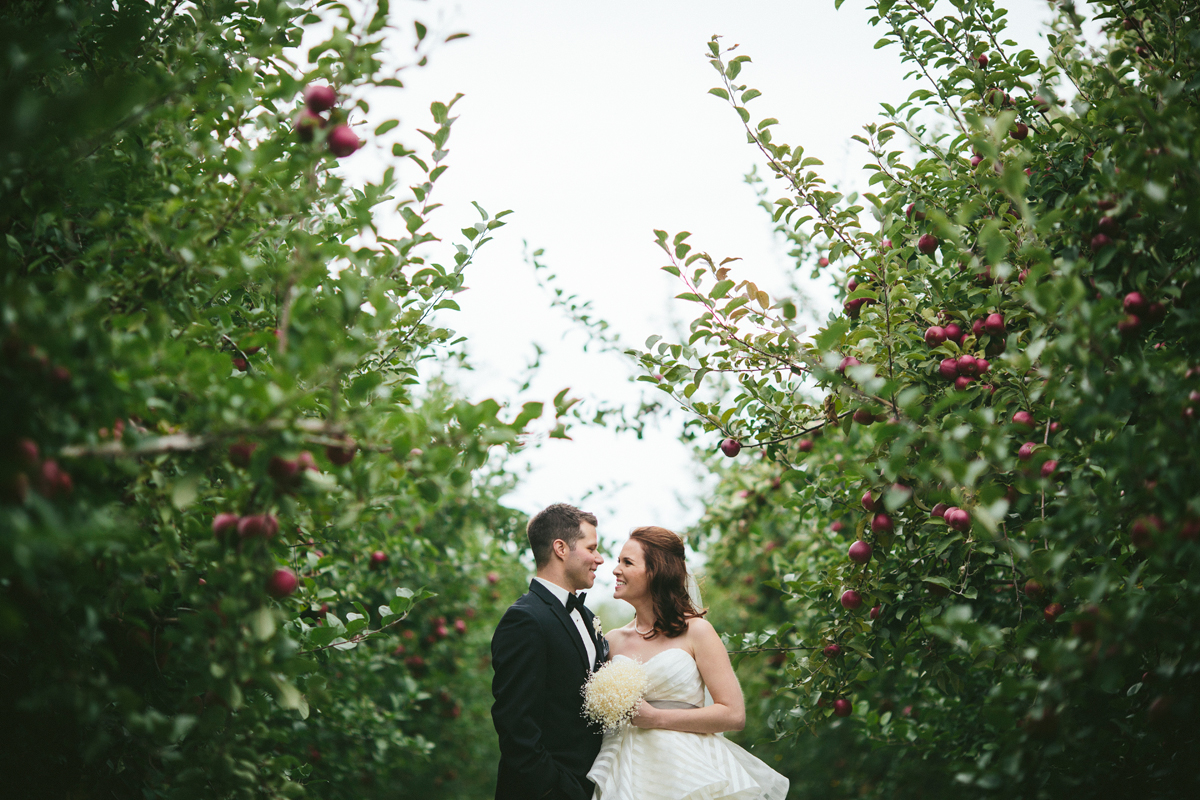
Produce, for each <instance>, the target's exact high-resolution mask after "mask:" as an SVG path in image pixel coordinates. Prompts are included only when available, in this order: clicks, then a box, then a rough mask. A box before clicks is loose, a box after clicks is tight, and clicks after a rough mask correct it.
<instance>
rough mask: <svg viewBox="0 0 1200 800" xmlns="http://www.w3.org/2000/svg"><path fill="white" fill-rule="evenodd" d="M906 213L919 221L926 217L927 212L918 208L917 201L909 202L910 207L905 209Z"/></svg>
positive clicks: (910, 217)
mask: <svg viewBox="0 0 1200 800" xmlns="http://www.w3.org/2000/svg"><path fill="white" fill-rule="evenodd" d="M904 215H905V216H906V217H908V218H909V219H915V220H917V221H920V220H923V219H925V212H924V211H921V210H920V209H918V208H917V204H916V203H909V204H908V208H906V209H904Z"/></svg>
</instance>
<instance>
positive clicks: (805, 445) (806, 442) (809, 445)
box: [796, 439, 813, 453]
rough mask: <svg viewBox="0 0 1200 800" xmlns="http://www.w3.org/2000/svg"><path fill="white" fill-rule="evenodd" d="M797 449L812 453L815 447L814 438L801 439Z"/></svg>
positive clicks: (797, 443)
mask: <svg viewBox="0 0 1200 800" xmlns="http://www.w3.org/2000/svg"><path fill="white" fill-rule="evenodd" d="M796 449H797V450H799V451H800V452H801V453H811V452H812V449H813V440H812V439H801V440H800V441H798V442H796Z"/></svg>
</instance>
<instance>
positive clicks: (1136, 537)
mask: <svg viewBox="0 0 1200 800" xmlns="http://www.w3.org/2000/svg"><path fill="white" fill-rule="evenodd" d="M1162 529H1163V524H1162V520H1161V519H1159V518H1158V517H1157V516H1155V515H1154V514H1150V515H1148V516H1145V517H1138V518H1137V519H1135V520H1134V521H1133V525H1132V526H1131V527H1130V529H1129V539H1130V541H1131V542H1133V546H1134V547H1136V548H1137V549H1138V550H1145V549H1147V548H1149V547H1152V546H1153V545H1154V537H1155V536H1157V535H1158V534H1159V533H1160V532H1161V531H1162Z"/></svg>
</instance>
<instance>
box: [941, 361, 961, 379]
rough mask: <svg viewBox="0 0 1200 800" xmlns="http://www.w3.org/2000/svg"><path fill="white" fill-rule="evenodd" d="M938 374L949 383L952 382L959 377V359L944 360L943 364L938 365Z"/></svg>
mask: <svg viewBox="0 0 1200 800" xmlns="http://www.w3.org/2000/svg"><path fill="white" fill-rule="evenodd" d="M938 374H939V375H941V376H942V377H943V378H945V379H946V380H948V381H952V380H954V379H955V378H957V377H958V359H957V358H943V359H942V363H941V364H939V365H938Z"/></svg>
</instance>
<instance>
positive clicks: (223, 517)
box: [212, 512, 242, 539]
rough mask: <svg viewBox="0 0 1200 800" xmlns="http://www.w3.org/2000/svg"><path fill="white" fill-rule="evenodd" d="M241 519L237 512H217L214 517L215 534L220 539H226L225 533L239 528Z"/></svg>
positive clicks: (213, 527)
mask: <svg viewBox="0 0 1200 800" xmlns="http://www.w3.org/2000/svg"><path fill="white" fill-rule="evenodd" d="M241 519H242V518H241V517H240V516H238V515H237V514H230V513H228V512H222V513H220V514H217V515H216V516H215V517H213V521H212V532H213V536H216V537H217V538H218V539H224V538H225V534H227V533H229V532H231V531H236V530H237V527H238V523H239V522H240V521H241Z"/></svg>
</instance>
